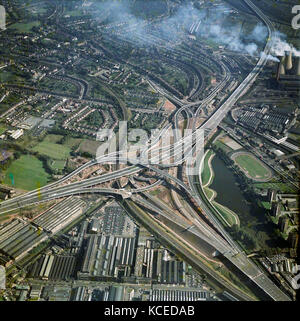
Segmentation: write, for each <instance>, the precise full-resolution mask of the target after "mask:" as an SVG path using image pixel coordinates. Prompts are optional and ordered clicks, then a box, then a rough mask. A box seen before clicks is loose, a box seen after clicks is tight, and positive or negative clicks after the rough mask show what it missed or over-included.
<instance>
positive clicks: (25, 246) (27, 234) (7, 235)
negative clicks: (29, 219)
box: [0, 219, 47, 261]
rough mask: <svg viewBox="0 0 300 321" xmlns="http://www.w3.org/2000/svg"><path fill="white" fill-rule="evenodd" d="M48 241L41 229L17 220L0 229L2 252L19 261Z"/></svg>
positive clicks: (0, 249)
mask: <svg viewBox="0 0 300 321" xmlns="http://www.w3.org/2000/svg"><path fill="white" fill-rule="evenodd" d="M46 239H47V234H46V233H45V232H43V231H42V230H41V229H39V228H36V227H35V226H32V225H31V224H28V223H26V222H24V221H22V220H19V219H15V220H13V221H11V222H9V223H7V224H4V225H2V226H1V227H0V252H1V253H2V254H4V255H6V256H8V257H9V258H11V259H14V260H16V261H18V260H20V259H21V258H22V257H24V256H25V255H26V254H27V253H28V252H29V251H30V250H31V249H33V248H34V247H36V246H37V245H38V244H39V243H41V242H42V241H44V240H46Z"/></svg>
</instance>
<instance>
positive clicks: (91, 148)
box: [79, 139, 102, 156]
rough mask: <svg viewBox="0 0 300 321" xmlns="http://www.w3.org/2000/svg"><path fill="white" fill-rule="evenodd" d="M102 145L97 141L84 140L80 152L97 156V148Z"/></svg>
mask: <svg viewBox="0 0 300 321" xmlns="http://www.w3.org/2000/svg"><path fill="white" fill-rule="evenodd" d="M101 144H102V143H101V142H99V141H96V140H88V139H84V140H83V141H82V142H81V143H80V146H79V149H80V152H82V153H83V152H87V153H90V154H91V155H93V156H95V155H96V152H97V148H98V147H99V146H100V145H101Z"/></svg>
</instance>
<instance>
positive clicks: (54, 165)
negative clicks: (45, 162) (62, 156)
mask: <svg viewBox="0 0 300 321" xmlns="http://www.w3.org/2000/svg"><path fill="white" fill-rule="evenodd" d="M65 165H66V161H65V160H55V161H53V162H52V163H51V167H52V168H53V169H58V170H62V169H64V167H65Z"/></svg>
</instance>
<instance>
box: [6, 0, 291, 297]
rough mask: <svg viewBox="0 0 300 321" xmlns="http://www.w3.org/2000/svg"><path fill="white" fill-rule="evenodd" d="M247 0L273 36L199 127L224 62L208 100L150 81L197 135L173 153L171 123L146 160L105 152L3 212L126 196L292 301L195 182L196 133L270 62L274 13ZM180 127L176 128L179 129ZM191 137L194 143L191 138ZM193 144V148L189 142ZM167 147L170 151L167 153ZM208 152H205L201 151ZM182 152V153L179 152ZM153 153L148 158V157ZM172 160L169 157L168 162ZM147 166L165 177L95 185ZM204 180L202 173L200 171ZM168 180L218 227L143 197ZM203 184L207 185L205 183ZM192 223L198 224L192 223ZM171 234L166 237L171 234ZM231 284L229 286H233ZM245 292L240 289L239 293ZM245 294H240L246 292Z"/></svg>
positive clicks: (179, 142) (178, 143)
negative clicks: (93, 169) (94, 171)
mask: <svg viewBox="0 0 300 321" xmlns="http://www.w3.org/2000/svg"><path fill="white" fill-rule="evenodd" d="M244 2H245V3H246V4H247V5H248V6H249V8H251V9H252V10H253V11H254V12H255V14H256V15H257V16H258V18H259V19H260V20H261V21H263V23H264V24H265V25H266V26H267V28H268V31H269V37H268V41H267V43H266V46H265V48H264V54H263V55H261V57H260V58H259V60H258V62H257V64H256V66H255V67H254V69H253V70H252V71H251V73H250V74H249V75H248V76H247V77H246V78H245V79H244V80H243V81H242V83H241V84H240V85H239V86H238V87H237V88H236V89H235V90H234V92H233V93H232V94H231V95H230V97H229V98H227V100H226V101H225V102H224V103H223V104H222V105H221V106H220V107H219V108H218V109H217V110H216V111H215V112H214V113H213V114H212V115H211V116H210V117H209V118H208V119H207V120H206V121H205V122H204V123H203V124H202V125H201V126H200V127H198V128H195V127H196V122H195V119H196V117H198V115H199V112H200V111H201V109H202V108H203V106H205V105H207V104H208V103H209V102H210V101H212V99H214V97H215V96H216V94H217V93H218V92H219V91H220V90H222V88H223V87H224V86H225V84H226V83H227V82H228V81H230V78H231V77H230V72H229V71H228V69H227V68H226V66H223V72H224V79H223V81H222V82H221V83H220V84H219V85H218V86H217V87H216V88H215V89H214V91H213V92H211V93H210V94H209V95H208V97H206V98H205V99H204V100H202V101H197V102H193V103H188V102H187V101H183V100H180V99H178V98H177V97H174V96H173V95H171V94H170V93H168V92H166V91H165V90H164V89H161V88H160V87H159V86H158V85H156V84H155V83H154V82H153V81H150V80H148V81H149V83H150V84H151V85H152V86H153V88H155V89H156V90H158V91H159V92H160V93H161V94H162V95H163V96H165V97H166V98H168V99H170V100H171V101H174V102H176V103H177V104H178V105H179V106H181V107H180V108H179V109H178V110H177V111H176V113H175V115H174V123H173V126H174V128H175V129H178V126H179V118H180V115H181V113H182V112H185V114H186V118H187V120H188V125H187V127H191V128H192V130H193V134H192V135H189V136H185V137H181V138H180V137H178V136H176V137H175V141H174V144H173V145H172V150H171V153H170V148H168V147H169V146H163V147H157V143H158V142H159V141H160V139H161V137H163V135H164V133H166V132H167V131H168V130H170V129H171V128H172V124H171V123H169V124H167V125H166V126H165V127H164V128H163V129H162V130H161V131H160V133H158V135H157V137H156V138H155V139H154V140H152V142H151V144H150V145H149V146H147V147H146V148H144V150H143V151H142V153H141V155H142V158H141V161H140V163H139V162H137V161H136V160H130V159H127V158H122V156H120V155H122V152H121V151H120V152H115V153H111V154H107V155H104V156H102V157H98V158H96V159H94V160H92V161H90V162H88V163H86V164H84V165H83V166H81V167H79V168H78V169H76V170H75V171H74V172H72V173H71V174H69V175H67V176H65V177H64V178H62V179H61V180H59V181H57V182H54V183H52V184H49V185H47V186H45V187H43V188H40V189H38V190H35V191H31V192H29V193H26V194H24V195H21V196H18V197H15V198H12V199H10V200H7V201H4V202H2V203H1V204H0V214H4V213H8V212H11V211H15V210H17V209H18V208H22V207H26V206H30V205H34V204H37V203H40V202H45V201H49V200H53V199H57V198H62V197H66V196H70V195H77V194H86V193H103V194H108V195H120V196H121V197H122V198H123V199H131V200H132V201H133V202H135V203H136V204H138V205H141V206H142V207H145V208H148V209H149V210H151V211H152V212H153V211H154V212H156V213H157V214H159V215H162V216H165V217H167V218H168V219H170V220H172V221H174V222H176V223H177V224H178V225H179V226H181V227H182V228H185V229H189V231H190V232H191V233H194V234H195V235H197V236H199V237H200V238H202V239H203V240H205V241H206V242H208V243H209V244H211V245H212V246H213V247H214V248H215V249H216V250H217V251H218V252H220V253H221V254H222V255H223V256H224V257H226V258H227V259H228V260H229V261H230V262H231V263H232V264H234V265H235V266H236V267H237V268H238V269H239V270H240V271H242V272H243V273H244V274H245V275H247V276H248V277H249V278H250V279H251V280H252V281H253V282H254V283H255V284H256V285H257V286H258V287H260V288H261V289H262V290H263V291H264V292H265V293H266V294H268V295H269V296H270V297H271V298H272V299H273V300H275V301H288V300H290V298H289V297H288V296H287V295H286V294H284V293H283V292H282V291H281V290H280V289H279V288H278V287H277V286H276V285H275V284H274V283H273V282H272V281H271V280H270V279H269V278H268V277H267V275H266V274H265V272H263V271H262V270H261V269H260V268H259V267H257V266H256V265H255V264H254V263H253V262H252V261H251V259H249V258H248V257H247V256H246V254H245V253H244V251H243V250H242V249H241V248H240V247H239V246H238V245H237V243H236V242H235V241H234V240H233V239H232V238H231V236H230V235H229V234H228V233H227V232H226V231H225V229H224V227H223V225H222V224H221V222H220V221H219V220H218V218H217V215H216V211H217V210H216V208H214V207H213V205H212V204H211V203H210V202H209V201H208V200H207V198H206V196H205V194H204V193H203V191H202V192H200V193H199V190H198V188H197V186H201V184H200V185H197V186H196V184H195V176H197V175H195V172H194V171H193V174H191V172H190V169H191V168H192V169H194V170H195V168H196V173H200V170H201V166H202V162H203V158H201V157H199V154H197V153H198V152H199V151H198V150H197V148H196V144H195V140H194V137H195V135H197V134H198V133H203V132H204V138H207V137H209V136H210V135H211V133H212V132H213V131H214V130H215V129H216V128H217V127H218V125H219V124H220V123H221V121H222V120H223V118H224V117H225V115H226V114H227V113H228V111H229V110H230V109H231V108H232V107H233V106H234V104H235V103H236V102H237V101H238V99H239V98H240V97H241V96H243V95H244V94H245V93H246V92H247V91H248V90H249V88H250V87H251V86H252V84H253V83H254V82H255V80H256V79H257V77H258V76H259V74H260V72H261V71H262V69H263V68H264V66H265V64H266V62H267V56H268V54H269V53H270V49H271V47H272V38H273V34H274V28H273V25H272V23H271V22H270V21H269V20H268V18H267V17H266V16H265V15H264V14H263V13H262V12H261V11H260V10H259V9H258V8H257V7H256V6H255V5H254V4H253V3H252V2H251V1H250V0H244ZM194 107H196V112H192V111H191V108H194ZM178 132H179V131H175V133H178ZM187 142H189V144H188V143H187ZM182 146H184V148H186V149H185V150H184V157H181V156H182ZM186 146H187V147H186ZM150 151H151V153H153V152H154V151H158V152H160V153H161V156H162V157H160V163H158V162H156V161H155V159H153V158H152V159H151V158H150V160H149V159H147V161H146V160H144V158H143V157H146V156H148V154H149V152H150ZM164 151H165V152H164ZM201 155H202V154H201ZM176 156H180V157H176ZM146 158H147V157H146ZM171 158H173V159H174V162H171ZM116 161H117V162H118V163H125V164H128V163H129V164H130V163H131V164H134V165H131V166H128V167H126V168H123V169H118V170H116V171H113V172H110V173H108V174H103V175H101V176H97V177H92V178H88V179H84V180H81V181H78V182H75V183H67V184H65V185H61V184H62V183H65V182H67V181H68V180H69V179H70V178H71V177H73V176H75V175H77V174H78V173H79V172H81V171H82V170H84V169H86V168H88V167H90V166H93V165H95V164H100V163H114V162H116ZM167 161H168V162H167ZM178 165H180V166H184V167H185V169H186V177H187V178H188V185H186V184H185V183H184V182H183V181H182V180H180V179H179V178H177V177H174V176H172V175H170V174H169V173H168V170H166V169H168V168H172V167H174V166H178ZM144 169H147V170H149V171H152V172H154V173H156V174H157V175H158V176H159V177H160V179H158V180H157V182H156V183H154V184H152V185H150V186H147V187H144V188H137V189H130V190H129V189H128V190H127V189H113V188H99V187H94V186H98V185H99V184H102V183H105V182H109V181H112V180H117V179H120V178H121V177H124V176H132V175H135V174H138V173H139V172H141V171H142V170H144ZM198 176H199V177H200V180H201V175H198ZM163 180H165V181H167V182H168V183H172V184H174V185H176V186H177V187H179V188H180V189H181V190H183V191H184V193H185V194H186V195H187V196H188V197H189V198H190V199H192V200H194V202H196V204H197V205H198V206H199V208H200V209H201V212H202V214H203V215H204V216H205V217H206V218H207V219H208V220H209V222H210V223H211V224H212V226H213V228H212V227H211V226H210V225H209V224H207V223H206V222H205V221H204V220H203V219H201V217H200V216H199V213H197V212H196V211H193V210H191V211H185V213H186V215H187V216H188V217H186V219H183V218H180V217H177V218H176V217H174V213H173V212H172V211H169V210H168V209H167V208H164V209H162V208H161V206H159V205H158V206H154V205H153V204H152V203H151V202H149V201H147V200H145V198H143V197H140V196H138V195H137V194H138V193H144V192H147V190H148V189H151V188H153V187H155V186H158V185H159V184H161V183H162V181H163ZM200 188H201V187H200ZM190 222H192V224H190ZM165 237H166V236H165ZM227 286H228V287H230V286H229V285H227ZM230 290H231V291H232V292H235V291H236V289H232V288H231V287H230ZM239 294H240V293H239ZM241 296H242V295H241V294H240V297H241ZM244 299H249V298H246V297H245V298H244Z"/></svg>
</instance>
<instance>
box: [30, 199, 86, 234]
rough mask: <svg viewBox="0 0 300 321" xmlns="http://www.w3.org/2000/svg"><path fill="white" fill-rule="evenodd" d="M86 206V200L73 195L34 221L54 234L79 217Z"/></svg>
mask: <svg viewBox="0 0 300 321" xmlns="http://www.w3.org/2000/svg"><path fill="white" fill-rule="evenodd" d="M85 207H86V203H85V202H84V201H82V200H81V199H80V198H78V197H72V196H71V197H69V198H67V199H65V200H63V201H61V202H60V203H58V204H57V205H55V206H54V207H52V208H51V209H50V210H48V211H46V212H45V213H43V214H41V215H40V216H38V217H37V218H36V219H35V220H33V223H34V224H35V225H37V226H40V227H42V228H43V229H44V230H45V231H47V232H51V233H53V234H54V233H56V232H58V231H59V230H61V229H63V228H64V227H65V226H67V225H68V224H69V223H71V221H73V220H75V219H76V218H77V217H79V216H80V215H81V214H82V213H83V212H84V209H85Z"/></svg>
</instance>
